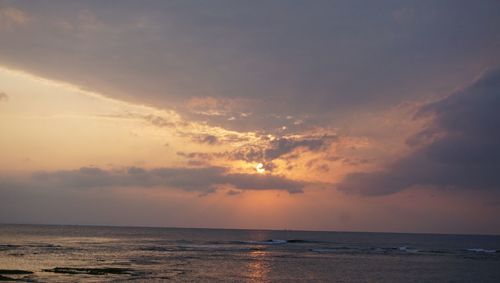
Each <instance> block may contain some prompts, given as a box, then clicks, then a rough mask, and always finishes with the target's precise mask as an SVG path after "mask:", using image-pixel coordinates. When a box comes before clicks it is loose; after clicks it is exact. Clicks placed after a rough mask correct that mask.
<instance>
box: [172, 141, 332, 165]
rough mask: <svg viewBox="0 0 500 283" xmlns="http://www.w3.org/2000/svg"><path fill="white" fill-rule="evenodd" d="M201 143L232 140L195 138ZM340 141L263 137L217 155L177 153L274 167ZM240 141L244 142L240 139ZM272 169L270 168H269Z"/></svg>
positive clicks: (198, 157) (206, 159) (188, 156)
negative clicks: (299, 153) (278, 161)
mask: <svg viewBox="0 0 500 283" xmlns="http://www.w3.org/2000/svg"><path fill="white" fill-rule="evenodd" d="M194 138H197V139H198V140H197V141H198V142H200V143H207V144H215V143H218V142H225V141H227V140H231V139H227V138H226V139H225V140H220V139H217V140H216V141H214V142H210V141H204V140H203V139H206V138H207V136H205V135H201V136H194ZM337 139H338V137H337V135H334V134H324V135H302V136H282V137H278V138H272V139H270V138H269V137H267V136H262V137H261V143H254V144H252V143H248V144H245V145H242V146H239V147H238V148H236V149H234V150H231V151H225V152H215V153H205V152H190V153H186V152H182V151H180V152H177V155H178V156H182V157H185V158H188V159H195V160H199V161H209V160H212V159H216V158H224V159H228V160H242V161H246V162H263V163H265V164H268V165H269V166H272V165H271V163H272V161H273V160H276V159H279V158H286V157H287V155H288V154H291V153H293V152H295V151H297V150H304V151H308V152H318V151H322V150H326V149H327V148H328V147H329V146H330V145H331V144H332V143H333V142H335V141H336V140H337ZM238 141H242V139H239V140H238ZM269 169H270V167H269Z"/></svg>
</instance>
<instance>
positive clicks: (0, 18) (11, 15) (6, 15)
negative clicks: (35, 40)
mask: <svg viewBox="0 0 500 283" xmlns="http://www.w3.org/2000/svg"><path fill="white" fill-rule="evenodd" d="M29 21H30V17H29V16H28V15H27V14H26V13H25V12H24V11H22V10H20V9H17V8H14V7H5V8H2V7H0V31H2V30H7V31H9V30H11V29H12V28H14V27H16V26H23V25H26V24H27V23H28V22H29Z"/></svg>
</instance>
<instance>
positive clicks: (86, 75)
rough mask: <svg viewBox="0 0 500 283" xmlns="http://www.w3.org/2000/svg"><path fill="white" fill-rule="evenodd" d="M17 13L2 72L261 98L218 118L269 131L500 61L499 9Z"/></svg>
mask: <svg viewBox="0 0 500 283" xmlns="http://www.w3.org/2000/svg"><path fill="white" fill-rule="evenodd" d="M4 6H5V8H11V9H16V10H18V11H21V12H22V13H23V14H25V15H26V16H27V17H30V18H32V19H33V20H32V21H30V22H26V24H24V25H23V26H22V28H17V29H16V30H15V32H3V33H2V35H1V37H2V44H1V45H0V63H1V64H2V65H4V66H9V67H12V68H15V69H20V70H25V71H28V72H30V73H34V74H37V75H40V76H43V77H46V78H51V79H57V80H61V81H65V82H69V83H73V84H76V85H80V86H82V87H83V88H86V89H90V90H94V91H97V92H100V93H103V94H106V95H109V96H113V97H115V98H119V99H125V100H129V101H133V102H139V103H145V104H149V105H155V106H157V107H167V108H172V107H173V106H175V107H178V108H176V109H181V108H182V107H183V106H185V105H186V102H188V101H190V100H191V99H192V98H197V97H213V98H215V99H216V100H217V101H223V102H222V104H223V107H222V109H223V110H225V108H226V106H225V105H226V104H227V103H229V104H231V103H230V102H227V101H240V99H245V101H258V106H256V105H253V104H252V105H250V106H245V105H244V104H243V103H241V106H242V107H239V108H237V110H239V113H238V111H235V112H234V113H233V112H230V113H225V112H224V113H222V114H224V115H222V116H221V115H213V117H214V118H217V119H219V118H220V119H222V120H221V121H220V123H223V124H224V125H226V126H228V127H230V126H231V127H234V128H238V127H243V128H245V129H262V128H264V127H267V126H268V125H271V124H274V123H275V122H274V120H275V119H274V118H272V117H277V116H272V117H271V115H270V114H271V113H272V114H279V115H280V116H281V117H286V116H287V115H292V116H294V117H295V116H297V117H298V116H300V115H305V116H307V115H308V116H315V117H318V116H319V117H322V115H325V114H329V115H335V117H341V116H343V115H346V114H351V113H355V112H356V110H357V111H362V110H366V109H373V107H386V106H388V104H390V105H392V104H394V103H397V101H403V100H406V99H408V98H409V97H412V96H418V95H420V94H422V93H433V92H436V91H439V90H442V89H443V88H449V87H450V86H453V85H455V84H456V83H457V82H459V81H460V80H462V79H463V78H465V77H467V76H469V75H470V74H471V73H473V72H476V71H477V69H478V68H482V67H483V66H485V65H487V64H491V63H492V62H493V63H495V62H499V60H500V55H499V54H498V46H499V44H500V34H499V33H498V31H497V27H498V26H500V17H498V14H499V12H500V4H499V2H498V1H496V0H485V1H481V4H478V3H476V2H475V1H467V0H445V1H438V2H436V1H420V0H414V1H405V2H404V3H401V2H399V1H377V2H376V3H375V2H372V1H369V2H366V1H314V2H309V1H271V2H268V1H266V2H265V3H264V2H254V1H249V2H241V1H225V0H224V1H217V2H216V3H210V4H208V3H206V4H200V3H198V2H197V1H168V2H165V1H147V4H144V3H139V2H136V1H131V0H125V1H120V5H114V4H112V1H82V2H80V1H79V2H72V1H71V2H68V1H62V2H52V1H46V0H45V1H44V0H42V1H36V2H33V1H15V2H8V1H7V2H5V4H4ZM32 46H37V48H32ZM54 62H57V64H54ZM394 82H398V83H397V84H396V83H394ZM216 106H218V105H216ZM230 106H232V105H230ZM216 109H217V110H218V109H219V108H216ZM250 112H252V113H253V114H252V115H249V116H246V117H242V116H241V115H240V114H243V113H250ZM184 114H186V113H184ZM226 114H228V115H234V116H226ZM186 115H187V114H186ZM204 116H206V115H204ZM228 118H229V119H230V118H235V119H231V120H230V121H228ZM198 119H206V120H207V121H209V122H210V121H212V120H210V119H209V118H207V117H199V118H198ZM318 121H319V122H320V123H324V124H329V123H331V120H330V121H326V120H318ZM280 122H281V121H280ZM273 126H278V127H281V126H282V125H273Z"/></svg>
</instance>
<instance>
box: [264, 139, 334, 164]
mask: <svg viewBox="0 0 500 283" xmlns="http://www.w3.org/2000/svg"><path fill="white" fill-rule="evenodd" d="M336 139H337V136H336V135H323V136H318V137H315V136H310V137H300V138H293V137H292V138H288V137H282V138H277V139H274V140H272V141H271V142H270V146H269V147H268V148H266V150H265V152H264V156H265V159H266V160H273V159H276V158H279V157H281V156H283V155H286V154H289V153H291V152H293V151H295V150H296V149H298V148H304V149H306V150H308V151H320V150H322V149H325V147H327V146H329V145H330V144H331V143H332V142H333V141H335V140H336Z"/></svg>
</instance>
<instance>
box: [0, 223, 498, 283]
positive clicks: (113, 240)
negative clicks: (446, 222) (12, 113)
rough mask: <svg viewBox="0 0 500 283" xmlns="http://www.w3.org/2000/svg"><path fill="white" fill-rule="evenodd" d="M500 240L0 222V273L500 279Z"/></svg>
mask: <svg viewBox="0 0 500 283" xmlns="http://www.w3.org/2000/svg"><path fill="white" fill-rule="evenodd" d="M499 250H500V236H459V235H423V234H389V233H340V232H298V231H293V232H292V231H259V230H220V229H173V228H125V227H88V226H36V225H0V269H1V271H0V275H1V276H3V277H0V278H3V279H6V278H13V279H21V280H23V281H28V282H68V281H69V282H75V281H83V282H102V281H123V280H137V281H167V280H173V281H203V282H207V281H222V280H224V281H232V282H240V281H241V282H247V281H249V282H268V281H269V282H274V281H287V282H288V281H297V282H306V281H312V282H317V281H328V282H332V281H333V282H500V251H499ZM12 270H14V271H12ZM16 270H21V271H25V273H26V274H16V273H21V271H16ZM28 272H32V273H28Z"/></svg>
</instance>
